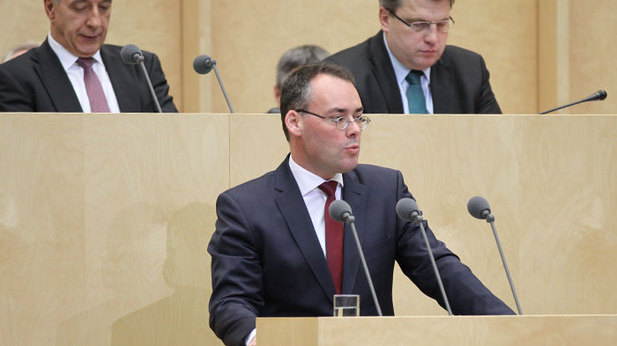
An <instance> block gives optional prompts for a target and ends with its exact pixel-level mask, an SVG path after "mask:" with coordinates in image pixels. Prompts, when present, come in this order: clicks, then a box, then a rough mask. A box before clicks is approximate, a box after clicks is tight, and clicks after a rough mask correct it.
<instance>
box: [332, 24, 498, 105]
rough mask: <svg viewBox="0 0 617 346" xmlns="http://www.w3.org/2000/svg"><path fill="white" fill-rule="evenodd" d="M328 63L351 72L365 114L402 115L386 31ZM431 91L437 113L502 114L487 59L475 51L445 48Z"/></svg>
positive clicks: (435, 70) (434, 72) (345, 51)
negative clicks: (384, 35)
mask: <svg viewBox="0 0 617 346" xmlns="http://www.w3.org/2000/svg"><path fill="white" fill-rule="evenodd" d="M326 61H330V62H334V63H336V64H339V65H343V66H345V67H347V68H348V69H349V70H351V72H352V73H353V75H354V77H355V79H356V82H355V85H356V88H357V89H358V93H360V98H361V99H362V104H363V106H364V112H365V113H397V114H400V113H403V102H402V100H401V94H400V92H399V88H398V84H397V82H396V76H395V74H394V68H393V67H392V63H391V61H390V56H389V55H388V51H387V50H386V46H385V44H384V42H383V32H381V31H380V32H379V33H377V35H375V36H373V37H371V38H369V39H368V40H366V41H364V42H362V43H360V44H359V45H357V46H354V47H351V48H347V49H345V50H343V51H341V52H338V53H336V54H334V55H331V56H330V57H328V58H327V59H326ZM430 89H431V94H432V96H433V109H434V113H442V114H444V113H445V114H458V113H472V114H473V113H487V114H499V113H501V109H500V108H499V105H498V104H497V100H496V99H495V95H494V94H493V90H492V89H491V84H490V83H489V73H488V70H487V69H486V65H485V63H484V59H482V56H480V55H478V54H476V53H474V52H472V51H469V50H466V49H463V48H459V47H455V46H446V49H445V51H444V53H443V55H442V56H441V58H440V59H439V60H438V61H437V63H435V65H433V66H432V67H431V84H430Z"/></svg>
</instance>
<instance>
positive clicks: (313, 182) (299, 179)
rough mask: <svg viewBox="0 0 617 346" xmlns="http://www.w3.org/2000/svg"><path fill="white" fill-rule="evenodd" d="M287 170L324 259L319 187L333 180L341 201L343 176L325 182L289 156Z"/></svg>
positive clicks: (323, 196) (323, 199)
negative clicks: (298, 192)
mask: <svg viewBox="0 0 617 346" xmlns="http://www.w3.org/2000/svg"><path fill="white" fill-rule="evenodd" d="M289 169H291V174H292V175H293V177H294V179H295V180H296V183H298V187H299V188H300V194H301V195H302V198H303V199H304V204H305V205H306V208H307V209H308V212H309V215H310V216H311V221H312V222H313V228H314V229H315V233H316V234H317V239H319V244H320V245H321V250H322V251H323V254H324V257H325V256H326V221H325V220H326V219H325V218H324V217H325V206H326V199H327V198H328V197H327V195H326V193H325V192H323V191H322V190H321V189H320V188H319V185H321V184H322V183H324V182H326V181H329V180H334V181H336V182H338V186H337V187H336V192H335V193H334V195H335V196H336V199H341V195H342V193H343V188H342V186H343V175H342V174H341V173H337V174H335V175H334V176H333V177H332V178H331V179H329V180H325V179H323V178H322V177H320V176H318V175H315V174H314V173H311V172H309V171H308V170H306V169H305V168H303V167H302V166H300V165H299V164H297V163H296V161H294V160H293V157H291V155H289ZM255 336H257V329H253V330H252V331H251V332H250V333H249V335H248V336H247V337H246V340H245V344H246V345H248V344H249V343H250V341H251V340H253V338H254V337H255Z"/></svg>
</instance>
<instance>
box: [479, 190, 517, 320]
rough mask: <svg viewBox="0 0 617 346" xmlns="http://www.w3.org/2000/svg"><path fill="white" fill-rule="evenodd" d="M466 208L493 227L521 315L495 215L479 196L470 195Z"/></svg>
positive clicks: (485, 201)
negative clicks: (498, 233)
mask: <svg viewBox="0 0 617 346" xmlns="http://www.w3.org/2000/svg"><path fill="white" fill-rule="evenodd" d="M467 210H468V211H469V214H471V216H473V217H475V218H476V219H480V220H486V222H488V223H490V224H491V228H492V229H493V235H494V236H495V242H497V249H498V250H499V255H500V256H501V263H503V268H504V269H505V271H506V276H507V277H508V282H509V283H510V289H511V290H512V295H513V296H514V302H515V303H516V309H517V310H518V314H519V315H522V314H523V311H522V310H521V304H520V302H519V301H518V296H517V295H516V290H515V289H514V283H513V282H512V277H511V276H510V270H509V269H508V264H507V263H506V257H505V256H504V254H503V249H502V248H501V242H500V241H499V237H498V236H497V228H496V227H495V216H494V215H493V214H492V213H491V207H490V206H489V205H488V201H487V200H486V199H484V198H483V197H480V196H474V197H471V199H470V200H469V202H467Z"/></svg>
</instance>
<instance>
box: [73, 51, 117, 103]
mask: <svg viewBox="0 0 617 346" xmlns="http://www.w3.org/2000/svg"><path fill="white" fill-rule="evenodd" d="M93 63H94V58H79V59H77V65H79V66H81V67H82V68H83V69H84V83H85V84H86V93H87V94H88V99H89V100H90V111H91V112H92V113H109V107H108V106H107V99H106V98H105V93H104V92H103V86H102V85H101V81H100V80H99V78H98V77H97V76H96V73H94V70H93V69H92V64H93Z"/></svg>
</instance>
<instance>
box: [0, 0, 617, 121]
mask: <svg viewBox="0 0 617 346" xmlns="http://www.w3.org/2000/svg"><path fill="white" fill-rule="evenodd" d="M113 7H114V9H113V15H112V22H111V27H110V32H109V37H108V42H110V43H116V44H119V45H124V44H128V43H135V44H137V45H138V46H139V47H141V48H143V49H146V50H151V51H154V52H156V53H157V54H159V56H160V57H161V61H162V63H163V67H164V70H165V72H166V75H167V78H168V80H169V84H170V86H171V93H172V95H173V96H174V97H175V100H176V104H177V105H178V106H179V108H180V109H181V110H182V111H185V112H227V111H228V110H227V105H226V103H225V100H224V98H223V96H222V94H221V91H220V89H219V87H218V85H217V82H216V78H215V76H214V74H213V73H211V74H208V75H205V76H200V75H197V74H196V73H195V72H194V71H193V68H192V61H193V59H194V58H195V57H196V56H197V55H199V54H208V55H210V56H212V57H213V58H215V59H216V60H217V61H218V68H219V70H220V73H221V77H222V79H223V82H224V83H225V87H226V89H227V92H228V93H229V95H230V98H231V101H232V104H233V105H234V108H235V109H236V111H237V112H249V113H261V112H264V111H266V110H267V109H269V108H270V107H272V106H273V105H274V102H275V101H274V95H273V91H272V88H273V86H274V79H275V66H276V63H277V61H278V59H279V57H280V55H281V54H282V53H283V52H284V51H285V50H287V49H289V48H291V47H294V46H297V45H300V44H307V43H312V44H318V45H320V46H322V47H324V48H326V49H327V50H329V51H330V52H337V51H339V50H341V49H343V48H346V47H349V46H352V45H354V44H357V43H359V42H361V41H363V40H365V39H366V38H368V37H369V36H372V35H374V34H375V33H376V32H377V31H378V29H379V24H378V19H377V9H378V1H377V0H356V1H354V5H353V6H349V4H348V3H347V2H344V1H334V2H333V1H327V0H297V1H279V0H264V1H250V0H236V1H212V0H177V1H165V0H155V1H149V2H148V3H147V5H146V4H144V3H141V2H137V1H115V2H114V5H113ZM616 7H617V3H616V2H615V1H614V0H598V1H595V2H589V1H585V0H519V1H493V0H476V1H457V2H456V3H455V5H454V8H453V11H452V15H453V17H454V18H455V19H456V25H455V28H454V29H453V30H452V32H451V33H450V40H449V42H450V43H451V44H456V45H460V46H463V47H466V48H469V49H472V50H474V51H476V52H478V53H480V54H482V55H483V56H484V58H485V60H486V62H487V65H488V67H489V70H490V72H491V83H492V85H493V89H494V91H495V93H496V95H497V98H498V100H499V102H500V104H501V106H502V109H503V111H504V112H505V113H519V114H520V113H536V112H538V111H542V110H546V109H548V108H552V107H553V106H556V105H559V104H565V103H569V102H571V101H575V100H578V99H581V98H583V97H585V96H587V95H589V94H591V93H592V92H594V91H596V90H597V89H600V88H603V89H606V90H607V91H608V93H609V98H608V99H607V100H606V101H604V102H595V103H589V104H586V105H579V106H577V107H575V108H572V109H569V110H564V111H562V113H574V114H585V113H593V114H601V113H607V114H610V113H614V112H615V110H616V109H617V101H614V100H615V99H617V98H615V97H613V96H612V93H613V92H614V91H617V78H615V77H616V74H615V69H614V68H612V66H613V60H614V56H615V53H616V52H615V50H616V49H617V48H615V47H617V37H616V36H615V35H614V34H613V33H614V32H615V31H616V30H617V20H615V19H616V17H615V16H616V14H615V13H617V12H616V10H617V8H616ZM0 12H1V13H4V14H5V15H4V20H2V21H0V35H1V37H2V40H0V53H2V54H3V53H4V52H7V51H8V50H9V49H10V48H12V47H13V46H14V45H16V44H18V43H22V42H24V41H34V42H41V41H42V40H43V38H44V36H45V34H46V33H47V31H48V28H49V24H48V21H47V18H46V17H45V14H44V12H43V6H42V1H3V2H1V3H0ZM9 14H10V15H9Z"/></svg>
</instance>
